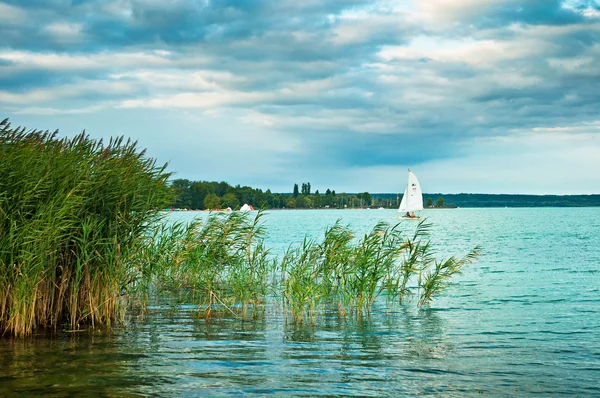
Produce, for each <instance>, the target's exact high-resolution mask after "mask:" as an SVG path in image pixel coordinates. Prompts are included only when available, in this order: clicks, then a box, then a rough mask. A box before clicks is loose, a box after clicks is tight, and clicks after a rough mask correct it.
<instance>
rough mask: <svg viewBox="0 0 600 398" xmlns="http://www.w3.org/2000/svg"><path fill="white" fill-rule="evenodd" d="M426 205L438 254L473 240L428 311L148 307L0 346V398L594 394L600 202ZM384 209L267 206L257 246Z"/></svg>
mask: <svg viewBox="0 0 600 398" xmlns="http://www.w3.org/2000/svg"><path fill="white" fill-rule="evenodd" d="M424 213H425V215H426V216H427V217H428V219H429V221H430V222H432V223H433V240H434V242H435V244H436V248H437V250H438V252H439V255H440V256H444V255H450V254H465V253H466V251H467V250H469V249H470V248H472V247H474V246H475V245H476V244H479V245H481V246H482V247H483V249H484V255H483V256H482V258H481V259H480V261H479V262H478V263H477V264H475V265H473V266H470V268H468V269H466V270H465V272H464V274H463V275H461V276H459V277H458V278H456V280H455V281H456V284H454V286H452V287H451V288H450V289H449V290H448V291H447V292H446V293H445V294H444V295H443V296H442V297H440V298H438V300H436V301H435V302H434V303H433V304H432V305H431V306H429V308H426V309H421V310H419V309H418V308H417V307H416V306H415V304H414V303H409V304H407V305H405V306H402V307H399V308H397V309H395V310H394V311H393V312H389V311H386V308H385V307H384V306H383V303H376V305H375V307H374V311H373V314H372V315H371V317H370V318H364V319H361V320H357V319H355V318H351V317H348V318H345V319H344V318H340V317H338V316H336V315H335V314H324V316H323V317H322V318H320V319H318V320H317V323H316V325H315V326H314V327H310V326H301V327H298V326H293V325H289V324H286V322H285V320H284V318H283V315H282V314H280V313H278V312H277V311H276V310H274V309H268V310H267V313H266V314H265V316H264V317H262V318H260V319H259V320H257V321H242V320H239V319H235V318H220V319H219V318H217V319H213V320H212V321H211V322H209V323H207V322H205V321H204V320H203V319H198V318H197V317H196V316H195V312H194V308H193V307H186V306H168V305H165V306H156V307H153V308H152V309H151V311H150V314H149V316H148V317H147V318H146V319H145V320H144V321H137V322H133V323H132V324H131V325H129V327H127V328H126V329H119V330H116V331H115V332H114V333H112V334H107V333H102V332H95V333H75V334H63V335H60V336H56V337H52V338H49V337H45V336H42V335H40V336H36V337H35V338H32V339H26V340H13V339H6V338H5V339H3V340H2V344H1V345H0V396H11V395H13V396H21V395H23V396H36V395H37V396H57V397H58V396H90V395H94V396H98V395H100V396H102V395H104V396H229V395H258V396H263V395H281V396H289V395H295V396H309V395H313V396H323V395H327V396H336V395H344V396H352V395H357V396H398V395H411V396H421V395H428V394H432V395H444V396H464V395H490V396H498V395H502V396H506V395H514V396H517V395H530V394H534V393H537V394H542V395H579V396H597V395H600V388H599V387H598V385H599V384H600V382H599V381H600V333H598V330H600V249H599V248H600V208H576V209H564V208H561V209H554V208H552V209H551V208H533V209H451V210H430V211H426V212H424ZM198 215H200V216H202V214H201V213H191V212H190V213H173V214H172V215H171V217H172V219H182V220H185V219H190V218H191V217H193V216H198ZM397 216H398V213H397V212H395V211H387V210H327V211H324V210H319V211H309V210H306V211H272V212H270V213H269V214H267V215H266V217H265V226H266V228H267V231H268V237H267V244H268V246H270V247H271V248H272V249H273V252H274V253H282V252H283V251H284V250H285V248H286V247H287V246H288V245H289V244H290V243H299V242H300V241H301V240H302V239H303V237H304V236H305V235H308V236H309V237H315V238H316V239H320V238H322V235H323V232H324V229H325V227H326V226H327V225H332V224H333V223H334V222H335V221H336V220H337V219H342V222H343V223H344V224H349V225H350V226H351V228H352V229H353V230H355V231H357V233H359V234H362V233H365V232H367V231H368V230H369V229H370V228H372V227H373V226H374V225H375V224H376V223H377V222H378V221H380V220H387V221H389V222H392V223H395V222H399V221H401V220H400V219H399V218H397ZM414 226H415V221H405V222H403V228H405V229H406V231H407V232H409V231H411V230H412V229H414Z"/></svg>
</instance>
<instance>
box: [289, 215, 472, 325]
mask: <svg viewBox="0 0 600 398" xmlns="http://www.w3.org/2000/svg"><path fill="white" fill-rule="evenodd" d="M400 226H401V224H395V225H390V224H387V223H385V222H380V223H378V224H377V225H376V226H375V227H374V228H373V229H372V230H371V231H370V232H369V233H368V234H365V235H364V236H363V237H362V238H361V239H359V240H358V241H355V240H354V234H353V233H352V231H351V230H350V229H349V228H348V227H344V226H342V225H341V224H340V222H339V221H338V222H337V223H335V225H333V226H332V227H330V228H328V229H327V230H326V231H325V236H324V238H323V241H322V242H320V243H317V242H315V241H314V240H307V239H305V240H304V242H303V244H302V245H301V246H298V247H291V248H289V249H288V250H287V252H286V253H285V255H284V256H283V260H282V262H281V274H282V284H281V286H282V287H281V290H282V296H283V298H284V306H285V307H286V309H287V311H288V312H289V313H290V315H291V318H292V320H293V321H294V322H305V321H307V320H308V321H310V322H314V319H315V315H316V311H317V310H318V309H319V308H321V307H323V306H326V305H333V306H335V307H337V309H338V311H339V313H340V314H341V315H346V314H347V313H348V312H351V313H356V314H358V315H359V316H362V315H363V314H364V313H369V312H370V311H371V307H372V305H373V303H374V302H375V300H376V299H377V298H378V297H379V296H380V295H382V294H385V295H386V298H387V302H388V304H393V303H401V302H403V301H406V300H407V299H409V298H412V297H413V296H416V298H417V303H418V304H419V305H421V306H422V305H426V304H427V303H429V302H430V301H431V300H432V299H433V298H434V297H435V296H436V295H438V294H439V293H441V292H442V291H443V290H444V288H446V287H447V286H448V285H449V281H450V279H451V277H452V276H454V275H456V274H458V273H460V272H461V270H462V268H463V267H464V266H465V265H467V264H469V263H470V262H472V261H474V260H475V259H476V258H477V256H478V255H479V248H478V247H476V248H474V249H473V250H472V251H471V252H470V253H469V254H468V255H467V256H465V257H463V258H460V259H457V258H455V257H450V258H449V259H446V260H437V259H436V257H435V251H434V249H433V246H432V245H431V241H430V240H429V239H428V235H429V230H430V225H429V224H426V223H425V222H421V223H420V224H419V225H418V226H417V228H416V230H415V232H414V233H413V235H412V236H411V237H406V236H405V235H404V234H403V233H402V231H401V229H400Z"/></svg>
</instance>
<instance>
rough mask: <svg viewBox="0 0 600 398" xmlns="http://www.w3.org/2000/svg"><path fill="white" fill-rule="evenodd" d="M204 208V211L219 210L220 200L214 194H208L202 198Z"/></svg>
mask: <svg viewBox="0 0 600 398" xmlns="http://www.w3.org/2000/svg"><path fill="white" fill-rule="evenodd" d="M204 208H205V209H210V210H213V209H220V208H221V198H219V196H218V195H217V194H216V193H209V194H208V195H206V198H204Z"/></svg>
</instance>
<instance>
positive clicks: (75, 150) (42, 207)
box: [0, 120, 172, 335]
mask: <svg viewBox="0 0 600 398" xmlns="http://www.w3.org/2000/svg"><path fill="white" fill-rule="evenodd" d="M164 170H165V167H164V166H163V167H157V166H156V164H155V161H154V160H152V159H148V158H146V157H145V156H144V151H143V150H139V149H138V148H137V143H135V142H131V141H129V140H128V141H124V139H123V138H122V137H121V138H116V139H111V140H110V142H109V143H108V144H106V145H105V144H103V143H102V141H94V140H91V139H90V138H89V137H88V136H86V135H85V134H83V133H82V134H80V135H78V136H76V137H74V138H71V139H67V138H64V139H58V138H57V132H55V133H49V132H47V131H45V132H43V131H37V130H31V131H26V130H25V129H24V128H11V126H10V124H9V123H8V121H7V120H4V121H3V122H1V123H0V329H1V330H2V333H8V334H15V335H27V334H31V333H32V332H33V330H34V329H35V328H37V327H54V328H56V327H57V326H58V325H62V324H63V323H64V322H66V323H67V324H68V327H70V328H73V329H75V328H77V327H79V326H80V325H83V324H90V325H92V326H95V325H110V324H111V322H112V321H114V320H115V319H116V318H118V317H119V314H120V310H121V308H120V306H119V297H120V296H121V293H122V292H123V290H124V289H126V288H127V280H128V279H127V276H128V273H129V270H128V261H127V259H128V258H129V256H130V255H131V251H132V248H133V247H134V246H135V245H136V242H137V240H138V239H139V237H140V236H142V235H144V234H145V233H146V232H147V230H148V225H149V223H151V222H152V221H153V220H156V219H157V218H160V215H159V213H157V212H156V210H158V209H162V208H164V207H165V206H166V205H167V204H168V203H169V202H171V201H172V197H171V194H172V191H171V190H170V189H169V188H168V186H167V179H168V177H169V175H168V174H167V173H165V171H164Z"/></svg>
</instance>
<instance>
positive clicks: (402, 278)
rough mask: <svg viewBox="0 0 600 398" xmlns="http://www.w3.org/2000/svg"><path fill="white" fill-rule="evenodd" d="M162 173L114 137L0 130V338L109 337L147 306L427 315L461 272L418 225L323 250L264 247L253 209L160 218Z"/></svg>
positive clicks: (317, 244) (385, 228)
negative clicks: (411, 305)
mask: <svg viewBox="0 0 600 398" xmlns="http://www.w3.org/2000/svg"><path fill="white" fill-rule="evenodd" d="M169 177H170V175H169V173H168V172H166V168H165V166H161V165H157V164H156V162H155V161H154V160H153V159H150V158H148V157H146V156H145V153H144V151H143V150H140V149H139V147H138V146H137V144H136V143H135V142H131V141H128V140H125V139H124V138H116V139H111V140H110V141H109V142H108V143H103V142H102V141H96V140H92V139H90V138H89V137H88V136H86V135H85V134H80V135H78V136H76V137H73V138H62V139H59V138H58V137H57V134H56V133H51V132H47V131H37V130H26V129H24V128H18V127H17V128H13V127H11V126H10V124H9V123H8V121H7V120H4V121H3V122H1V123H0V333H1V334H2V335H17V336H26V335H31V334H32V333H34V331H35V330H37V329H38V328H46V329H50V330H63V329H68V330H80V329H82V328H87V327H91V328H96V327H110V326H111V325H112V324H114V323H115V322H122V321H123V320H124V317H125V314H126V313H130V314H131V313H135V314H140V315H143V313H144V311H145V310H146V309H147V308H148V305H149V303H150V302H152V301H153V300H155V299H158V298H161V297H163V298H171V299H176V300H177V301H178V302H181V303H190V304H195V305H197V307H198V314H199V316H203V317H205V318H207V319H210V318H211V317H213V316H216V315H220V314H229V315H231V316H236V317H252V316H259V315H260V314H261V313H262V311H263V309H264V308H265V306H266V305H274V306H277V307H278V308H281V309H282V311H284V313H285V314H287V315H288V319H289V320H290V321H292V322H312V321H313V320H314V318H315V317H316V316H318V314H319V313H322V311H323V310H325V309H327V308H334V309H335V310H337V311H338V312H339V313H340V315H341V316H347V315H348V314H356V315H363V314H365V313H367V314H368V313H369V311H370V310H371V305H372V304H373V302H374V301H375V300H376V299H377V298H378V297H379V296H384V297H385V299H386V300H387V302H388V303H389V304H390V305H395V304H399V303H403V302H406V301H408V300H413V301H415V302H416V303H417V304H418V305H426V304H427V303H428V302H430V301H431V300H432V299H433V298H434V297H435V296H436V295H438V294H439V293H441V292H442V291H443V289H444V288H445V287H447V286H448V284H449V283H450V280H451V278H452V277H453V276H454V275H455V274H457V273H459V272H460V271H461V270H462V268H463V267H464V266H465V265H466V264H468V263H470V262H472V261H473V260H474V259H475V258H476V256H477V255H478V248H475V249H474V250H473V251H472V252H470V253H468V254H467V255H466V256H464V257H460V258H456V257H451V258H447V259H437V258H436V253H435V251H434V249H433V247H432V246H431V243H430V240H429V236H428V228H429V227H428V225H427V224H425V223H421V224H420V225H419V226H418V227H417V228H416V232H414V233H412V234H410V235H408V236H407V235H405V234H403V233H402V230H401V228H400V227H401V225H400V224H398V225H388V224H384V223H381V224H378V225H377V226H375V227H374V229H373V230H372V231H371V232H370V233H368V234H366V235H364V236H355V235H354V234H353V232H352V231H351V230H350V229H349V228H347V227H346V226H344V225H343V224H341V223H337V224H335V225H333V226H330V227H329V228H328V229H327V230H326V231H325V234H324V236H323V238H322V239H321V240H308V239H305V240H304V241H303V242H302V243H300V244H297V245H291V246H290V248H289V250H288V251H287V252H286V253H285V255H283V256H282V257H281V258H277V257H274V256H272V255H271V254H270V253H269V250H268V248H266V247H265V244H264V237H265V230H264V226H263V224H262V216H263V213H262V212H259V213H258V214H255V215H254V216H251V215H249V214H248V213H241V212H232V213H227V214H223V213H222V214H212V215H210V216H209V217H207V218H206V219H205V220H204V221H194V222H192V223H190V224H176V223H175V224H173V223H168V222H165V216H166V214H168V213H166V212H161V211H159V210H161V209H164V208H165V207H167V206H168V205H169V204H171V203H172V202H173V200H174V196H173V189H172V187H170V186H169V182H168V181H169Z"/></svg>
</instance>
